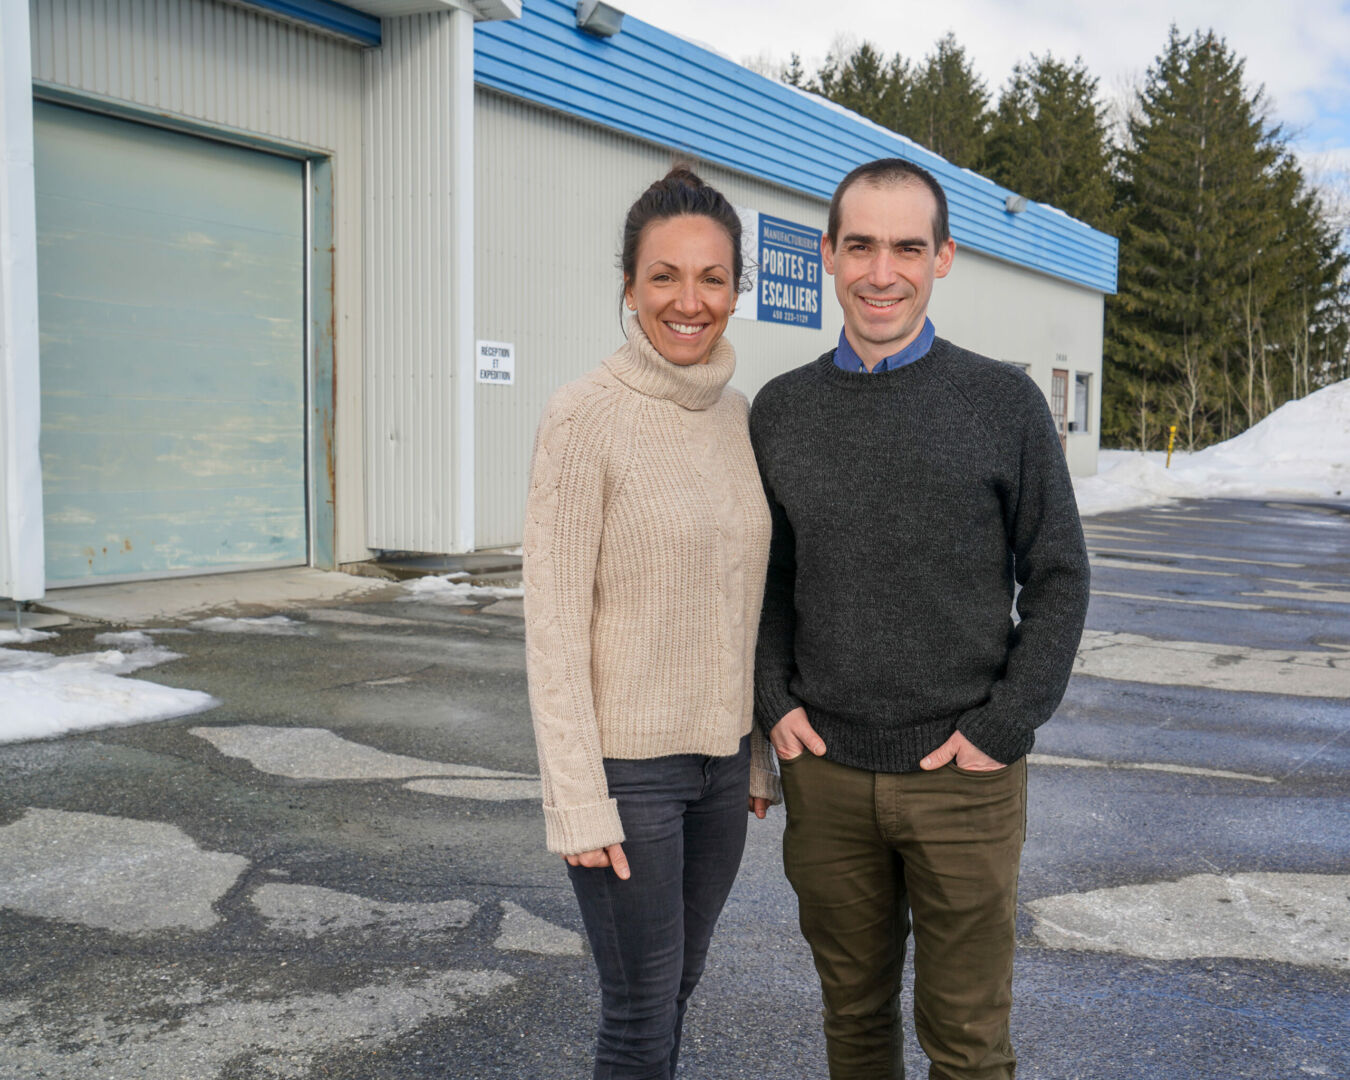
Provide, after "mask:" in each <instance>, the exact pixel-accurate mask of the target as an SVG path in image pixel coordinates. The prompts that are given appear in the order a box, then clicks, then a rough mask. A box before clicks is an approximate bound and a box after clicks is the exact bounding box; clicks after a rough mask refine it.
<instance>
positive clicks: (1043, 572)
mask: <svg viewBox="0 0 1350 1080" xmlns="http://www.w3.org/2000/svg"><path fill="white" fill-rule="evenodd" d="M750 437H751V441H752V442H753V443H754V447H755V453H756V455H757V456H758V458H759V466H760V471H761V473H762V475H763V479H764V488H765V492H766V493H767V495H768V499H769V507H770V510H771V511H772V513H773V542H772V546H771V549H770V556H769V575H768V582H767V585H766V588H765V593H764V608H763V616H762V618H761V620H760V629H759V645H758V651H757V656H756V673H755V714H756V718H757V720H758V721H759V723H760V724H761V726H762V727H763V728H764V729H765V730H766V731H767V730H768V729H769V728H771V727H772V726H773V725H774V724H776V723H777V722H778V721H779V720H780V719H782V717H783V716H784V715H785V714H787V713H788V712H790V711H791V710H792V709H794V708H796V707H797V706H798V705H801V706H805V708H806V712H807V715H808V716H809V718H810V720H811V723H812V725H813V726H814V727H815V729H816V731H817V732H819V733H820V736H821V737H822V738H823V739H824V740H825V744H826V747H827V751H826V757H828V758H830V759H832V760H834V761H838V762H840V763H842V764H845V765H852V766H854V767H856V768H863V769H871V770H875V771H878V772H912V771H914V770H917V769H918V767H919V759H920V758H922V757H923V756H924V755H925V754H927V753H929V752H930V751H931V750H934V749H935V748H937V747H938V746H940V745H941V744H942V743H943V742H944V741H946V739H947V738H948V737H950V736H951V734H952V732H953V731H956V730H958V729H959V730H960V731H961V733H962V734H963V735H965V737H966V738H968V739H969V740H970V741H971V742H973V743H974V744H975V745H976V746H977V747H979V749H981V750H983V751H984V752H985V753H986V754H988V755H989V756H990V757H993V758H994V759H996V760H998V761H1001V762H1005V763H1009V762H1012V761H1015V760H1016V759H1017V758H1019V757H1022V756H1023V755H1024V754H1026V753H1027V751H1029V750H1030V749H1031V745H1032V743H1033V741H1034V738H1035V736H1034V730H1035V728H1036V727H1037V726H1038V725H1040V724H1042V723H1044V722H1045V721H1046V720H1048V719H1049V717H1050V714H1051V713H1052V712H1054V710H1055V708H1056V706H1057V705H1058V704H1059V701H1060V698H1061V697H1063V695H1064V688H1065V686H1066V685H1067V683H1068V680H1069V673H1070V671H1071V670H1072V668H1073V661H1074V655H1075V652H1076V650H1077V647H1078V640H1079V637H1080V635H1081V634H1082V630H1083V619H1084V616H1085V615H1086V612H1087V602H1088V560H1087V552H1086V550H1085V548H1084V545H1083V532H1082V528H1081V526H1080V525H1079V522H1078V509H1077V505H1076V503H1075V501H1074V494H1073V486H1072V484H1071V483H1070V480H1069V471H1068V468H1067V466H1066V464H1065V461H1064V454H1063V452H1062V450H1061V449H1060V445H1059V438H1058V436H1057V434H1056V432H1055V428H1054V423H1053V421H1052V420H1051V418H1050V411H1049V409H1048V407H1047V406H1046V401H1045V397H1044V395H1043V394H1042V393H1041V391H1040V390H1039V389H1038V388H1037V387H1036V385H1035V383H1033V382H1032V381H1031V379H1029V378H1028V377H1027V376H1026V375H1025V374H1024V373H1023V372H1022V371H1020V370H1019V369H1017V368H1015V367H1013V366H1012V365H1010V364H1003V363H999V362H998V361H996V360H990V359H987V358H985V357H983V356H978V355H976V354H975V353H972V352H967V351H966V350H964V349H961V348H958V347H957V346H955V345H953V344H952V343H951V342H949V341H946V340H944V339H942V338H938V339H937V340H936V341H935V342H934V344H933V347H932V349H931V350H930V351H929V352H928V354H927V355H926V356H924V357H923V358H922V359H920V360H917V361H915V362H914V363H912V364H908V365H906V366H904V367H901V368H898V369H896V370H894V371H889V372H884V373H877V374H867V373H862V372H859V373H853V372H846V371H842V370H840V369H839V368H837V367H835V365H834V363H833V353H832V352H831V353H826V354H825V355H824V356H822V357H821V358H820V359H819V360H816V361H815V362H813V363H810V364H807V365H805V366H804V367H800V368H797V369H796V370H795V371H790V372H788V373H786V374H784V375H780V376H779V377H778V378H776V379H774V380H773V381H772V382H770V383H769V384H768V385H767V386H765V387H764V389H763V390H761V391H760V392H759V395H758V396H757V397H756V398H755V403H754V407H753V409H752V410H751V413H750ZM1014 578H1015V579H1016V581H1017V583H1018V584H1019V585H1020V586H1021V591H1020V593H1018V596H1017V614H1018V616H1019V618H1020V622H1015V621H1014V619H1013V617H1012V610H1013V582H1014Z"/></svg>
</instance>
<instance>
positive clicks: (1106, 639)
mask: <svg viewBox="0 0 1350 1080" xmlns="http://www.w3.org/2000/svg"><path fill="white" fill-rule="evenodd" d="M1085 525H1086V531H1087V534H1088V543H1089V548H1090V550H1091V552H1092V558H1093V593H1094V595H1093V601H1092V606H1091V609H1090V612H1089V617H1088V630H1087V633H1086V634H1085V636H1084V641H1083V646H1082V649H1081V651H1080V656H1079V662H1078V671H1077V673H1076V675H1075V677H1074V679H1073V681H1072V682H1071V684H1070V687H1069V691H1068V694H1067V696H1066V698H1065V701H1064V703H1063V705H1062V707H1061V708H1060V710H1059V712H1058V714H1057V715H1056V716H1055V718H1054V719H1053V720H1052V721H1051V722H1050V723H1049V724H1048V725H1047V726H1046V727H1045V728H1043V729H1042V731H1041V733H1040V737H1039V739H1038V742H1037V746H1036V750H1035V753H1034V756H1033V758H1032V761H1031V766H1032V768H1031V822H1030V835H1029V838H1028V844H1027V848H1026V852H1025V857H1024V861H1023V873H1022V883H1021V908H1022V911H1021V916H1020V922H1019V949H1020V951H1019V958H1018V967H1017V975H1016V986H1015V1006H1014V1018H1013V1021H1014V1038H1015V1042H1016V1045H1017V1048H1018V1051H1019V1057H1020V1059H1021V1062H1020V1065H1019V1070H1018V1073H1019V1076H1024V1077H1041V1078H1045V1080H1075V1078H1084V1080H1087V1078H1094V1080H1095V1078H1101V1080H1117V1078H1122V1077H1131V1078H1158V1080H1163V1078H1167V1080H1173V1078H1178V1077H1186V1078H1202V1077H1212V1078H1215V1080H1218V1078H1224V1080H1227V1078H1236V1077H1260V1078H1265V1080H1270V1078H1297V1077H1302V1076H1325V1077H1344V1076H1347V1075H1350V1050H1347V1048H1346V1042H1345V1039H1344V1034H1343V1028H1344V1017H1345V1016H1346V1015H1347V1013H1350V858H1348V856H1350V833H1348V832H1347V830H1346V828H1345V822H1346V820H1347V809H1350V796H1348V795H1347V784H1346V777H1347V774H1348V769H1347V767H1348V766H1350V737H1348V736H1347V730H1348V729H1350V511H1347V509H1346V508H1345V507H1344V506H1332V505H1323V504H1293V503H1276V502H1239V501H1217V500H1209V501H1205V502H1185V503H1179V504H1174V505H1172V506H1168V507H1163V508H1155V509H1148V510H1135V511H1129V512H1124V513H1116V514H1109V515H1102V516H1099V517H1095V518H1090V519H1088V520H1087V521H1086V522H1085ZM256 614H257V613H255V616H256ZM269 614H271V613H269ZM274 614H278V615H281V616H284V619H282V620H279V621H272V622H270V623H267V624H261V623H258V622H252V623H250V622H242V623H236V624H233V626H231V625H230V624H226V623H220V624H216V625H214V626H209V627H208V626H206V625H202V624H201V622H200V620H194V622H196V625H193V624H192V623H190V622H188V621H182V620H180V621H177V622H175V621H172V620H167V621H164V622H159V623H156V624H155V625H153V626H146V627H142V628H141V629H143V630H146V631H147V635H148V638H149V640H151V641H153V643H154V645H155V646H156V647H161V648H167V649H171V650H172V651H173V652H175V653H178V654H180V655H181V658H180V659H175V660H168V661H164V662H160V663H157V664H155V665H154V666H149V667H146V668H144V669H143V670H141V671H140V672H138V673H137V675H136V676H135V677H136V678H141V679H148V680H153V681H155V682H159V683H163V684H165V685H168V686H173V687H177V688H182V689H190V690H197V691H203V692H205V693H208V694H210V695H212V696H213V697H214V698H215V699H216V700H217V701H218V702H219V704H218V705H217V706H216V707H214V708H212V709H210V710H208V711H204V712H201V713H198V714H195V715H191V716H186V717H183V718H181V719H177V720H170V721H164V722H159V723H154V724H141V725H135V726H130V727H121V728H113V729H107V730H101V731H94V732H89V733H85V734H79V735H72V736H68V737H66V738H61V739H52V740H45V741H38V742H29V743H17V744H9V745H0V1077H3V1078H6V1080H7V1078H11V1077H13V1078H24V1080H27V1078H30V1077H42V1078H49V1080H118V1078H122V1077H138V1078H141V1077H147V1076H149V1077H169V1078H194V1080H195V1078H202V1080H216V1078H222V1080H224V1078H245V1077H248V1078H252V1077H296V1078H310V1077H347V1078H353V1080H355V1078H396V1077H397V1078H403V1077H433V1076H434V1077H448V1078H461V1077H462V1078H478V1077H510V1078H513V1080H516V1078H527V1077H538V1078H564V1077H582V1076H587V1075H589V1066H588V1063H587V1054H588V1051H589V1045H590V1040H591V1036H592V1030H593V1025H594V1016H595V1012H596V1008H597V994H596V991H595V988H594V979H593V972H592V968H591V962H590V959H589V957H588V956H587V955H586V951H585V947H584V943H583V939H582V936H581V933H580V931H581V925H580V919H579V916H578V914H577V911H576V908H575V903H574V901H573V899H572V896H571V892H570V889H569V887H568V885H567V882H566V878H565V875H564V874H563V868H562V864H561V861H560V860H558V859H557V858H556V857H555V856H550V855H549V854H548V853H547V852H545V851H544V848H543V829H542V822H541V819H540V814H539V811H538V806H537V799H538V783H537V764H536V761H535V756H534V746H533V741H532V738H531V733H530V723H529V711H528V704H527V701H526V693H525V676H524V651H523V624H522V620H521V618H520V613H519V603H518V602H517V601H513V600H510V599H506V600H499V599H496V598H494V597H491V596H486V595H479V596H471V597H465V596H463V595H459V594H457V593H454V592H450V593H447V594H445V595H440V596H437V595H436V594H425V595H423V596H415V595H414V594H412V593H411V592H409V591H407V590H402V589H386V590H380V591H377V592H375V593H372V594H370V595H368V596H366V597H364V598H360V599H355V600H349V601H344V602H340V603H329V604H325V605H323V606H315V605H299V606H291V607H289V608H284V609H281V610H279V611H277V612H275V613H274ZM107 629H108V628H107V627H92V626H90V627H87V628H82V629H81V628H75V629H67V630H65V631H63V632H62V633H61V634H60V636H59V637H58V638H57V639H55V640H52V641H48V642H44V643H40V644H35V645H32V646H25V647H24V648H29V649H34V650H41V651H45V652H48V653H61V654H83V653H90V652H95V651H98V650H100V649H103V648H106V647H107V646H106V644H104V643H95V642H94V638H95V636H96V635H98V634H99V633H101V632H105V631H106V630H107ZM119 629H127V628H119ZM144 647H146V646H144V645H132V644H127V645H126V646H125V649H126V650H127V651H130V652H134V651H135V650H136V649H137V648H144ZM781 830H782V814H781V811H777V812H773V813H772V814H771V816H770V819H769V820H768V821H767V822H755V821H752V822H751V828H750V842H749V847H748V850H747V852H746V858H745V863H744V866H743V870H742V873H741V876H740V878H739V879H738V882H737V885H736V888H735V891H734V892H733V894H732V897H731V900H730V902H729V904H728V906H727V909H726V912H725V914H724V916H723V920H722V923H721V925H720V928H719V931H718V935H717V937H716V938H715V939H714V943H713V949H712V954H711V956H710V960H709V967H708V973H707V975H706V976H705V979H704V981H703V984H702V986H701V987H700V990H699V992H698V994H697V995H696V998H695V1000H694V1002H693V1004H692V1006H691V1010H690V1014H689V1018H688V1020H687V1022H686V1028H685V1032H686V1036H685V1046H686V1050H685V1052H684V1055H683V1057H682V1062H683V1064H682V1070H681V1072H682V1075H683V1076H686V1077H689V1078H691V1080H693V1078H707V1080H725V1078H733V1077H758V1078H783V1080H790V1078H791V1080H796V1078H800V1077H814V1076H824V1074H825V1070H824V1053H823V1047H822V1044H821V1037H820V1034H819V997H818V991H817V987H816V983H815V977H814V972H813V970H812V968H811V963H810V958H809V955H808V954H807V951H806V947H805V945H804V944H803V943H802V941H801V940H800V938H799V936H798V933H797V930H796V925H795V919H796V912H795V900H794V898H793V895H792V893H791V890H790V889H789V887H788V886H787V884H786V882H785V881H784V879H783V877H782V874H781V870H780V867H779V861H778V846H779V841H780V838H781ZM911 1048H912V1056H911V1059H910V1061H911V1066H912V1068H911V1073H912V1075H914V1076H923V1075H924V1067H923V1062H922V1055H921V1053H920V1052H919V1051H918V1049H917V1046H915V1045H914V1044H913V1042H912V1040H911Z"/></svg>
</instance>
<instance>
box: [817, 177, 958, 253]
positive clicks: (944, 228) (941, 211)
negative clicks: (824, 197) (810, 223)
mask: <svg viewBox="0 0 1350 1080" xmlns="http://www.w3.org/2000/svg"><path fill="white" fill-rule="evenodd" d="M858 183H868V184H877V185H879V186H881V187H890V186H892V185H895V184H923V185H924V186H925V187H926V188H928V190H929V191H931V192H932V193H933V198H934V199H935V200H936V201H937V211H936V212H935V213H934V214H933V240H934V242H935V243H936V244H937V246H938V247H941V246H942V245H943V244H945V243H946V242H947V241H948V240H950V239H951V237H952V233H951V227H950V226H949V225H948V223H947V195H946V193H945V192H944V191H943V190H942V185H941V184H939V183H938V182H937V178H936V177H935V176H934V175H933V174H932V173H930V172H929V171H928V170H927V169H924V168H920V167H919V166H918V165H915V164H914V163H913V162H912V161H906V160H905V159H904V158H878V159H877V160H876V161H868V162H864V163H863V164H862V165H859V166H858V167H857V168H856V169H854V170H853V171H852V172H851V173H849V174H848V175H847V176H846V177H844V178H843V179H842V180H840V181H839V186H838V187H837V188H835V189H834V198H832V199H831V200H830V219H829V225H828V230H829V231H828V235H829V237H830V247H834V246H835V245H836V244H837V243H838V242H839V204H840V203H841V202H842V201H843V198H844V192H846V191H847V190H848V189H849V188H851V187H852V186H853V185H854V184H858Z"/></svg>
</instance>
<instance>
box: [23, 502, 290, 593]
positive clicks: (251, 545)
mask: <svg viewBox="0 0 1350 1080" xmlns="http://www.w3.org/2000/svg"><path fill="white" fill-rule="evenodd" d="M120 499H121V496H120V495H119V494H118V493H106V494H89V495H85V496H83V497H81V498H79V499H61V500H58V502H57V503H56V504H55V505H52V506H49V507H48V508H47V516H46V530H47V556H48V559H49V560H55V561H58V562H60V563H61V564H62V565H64V566H72V565H78V566H83V567H84V573H85V575H86V576H97V577H103V576H138V575H143V574H147V573H151V574H153V573H174V572H182V571H192V570H201V571H209V570H212V569H220V568H223V567H231V566H250V565H255V564H259V563H275V562H278V561H281V560H283V559H284V558H285V557H286V556H285V553H286V552H288V551H290V550H292V549H293V548H294V547H295V545H296V544H303V543H304V540H305V535H304V529H303V527H299V528H297V524H296V521H295V516H294V515H293V514H292V513H291V512H290V507H289V500H288V499H285V498H279V499H277V500H276V501H274V502H269V501H268V500H267V499H266V498H265V497H264V496H263V495H260V494H259V493H258V492H257V491H256V490H254V489H252V488H234V489H229V488H226V489H221V490H213V491H199V492H187V493H185V494H184V497H183V498H182V500H180V501H179V503H178V504H177V506H176V507H175V509H174V510H173V511H171V512H170V511H161V512H159V513H156V514H150V515H145V516H143V517H141V518H140V519H138V520H137V521H136V522H135V523H134V524H133V525H131V526H130V527H128V528H125V529H108V528H103V527H100V526H99V524H98V523H99V522H107V521H114V520H116V519H117V515H118V512H119V511H120V509H121V502H120ZM235 523H244V524H245V525H246V526H247V528H246V530H243V532H244V533H245V534H246V535H247V536H248V539H237V538H236V539H231V536H232V532H231V530H230V529H227V528H225V527H224V526H226V525H227V524H229V525H233V524H235Z"/></svg>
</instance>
